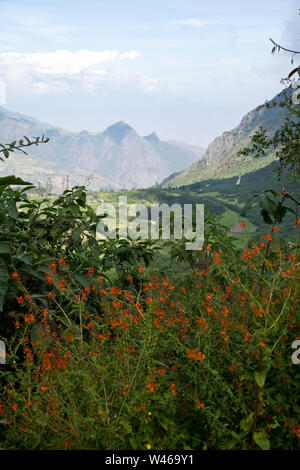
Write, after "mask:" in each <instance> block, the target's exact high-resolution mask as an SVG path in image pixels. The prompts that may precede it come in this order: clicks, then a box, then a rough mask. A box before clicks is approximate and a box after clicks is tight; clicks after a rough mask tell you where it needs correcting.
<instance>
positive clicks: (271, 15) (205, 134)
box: [0, 0, 300, 146]
mask: <svg viewBox="0 0 300 470" xmlns="http://www.w3.org/2000/svg"><path fill="white" fill-rule="evenodd" d="M299 8H300V2H299V1H295V0H264V1H261V0H260V1H258V0H252V1H251V2H240V1H232V0H229V1H228V0H227V1H226V2H225V1H224V0H223V1H221V0H211V1H210V2H208V1H202V0H185V1H183V0H127V1H125V0H85V1H84V2H83V1H74V0H73V1H70V0H63V1H62V0H60V1H57V0H51V1H47V0H38V1H33V0H26V1H22V0H20V1H9V2H8V1H1V0H0V18H1V31H0V100H1V99H2V102H3V100H4V88H5V90H6V104H5V105H6V107H7V108H8V109H10V110H13V111H17V112H20V113H24V114H28V115H32V116H34V117H36V118H38V119H40V120H42V121H47V122H49V123H51V124H53V125H56V126H59V127H63V128H67V129H70V130H74V131H80V130H83V129H86V130H89V131H102V130H103V129H104V128H105V127H107V126H109V125H110V124H112V123H114V122H117V121H120V120H124V121H126V122H128V123H129V124H130V125H132V126H133V127H134V128H135V129H136V130H137V131H138V132H139V133H140V134H141V135H145V134H148V133H150V132H152V131H153V130H155V131H156V132H157V133H158V135H159V136H160V137H161V138H162V139H177V140H182V141H186V142H189V143H192V144H198V145H201V146H206V145H208V144H209V143H210V142H211V141H212V140H213V138H215V137H216V136H217V135H219V134H220V133H222V132H223V131H225V130H229V129H231V128H232V127H234V126H236V125H237V124H238V123H239V121H240V119H241V118H242V116H243V115H244V114H245V113H246V112H247V111H249V110H251V109H253V108H254V107H255V106H257V105H258V104H261V103H262V102H264V101H265V100H266V99H270V98H272V97H273V96H274V95H275V94H276V93H278V92H279V91H280V90H281V89H282V86H281V84H280V79H281V78H282V77H283V76H285V75H287V73H288V72H289V70H290V68H291V64H290V56H289V55H288V54H280V55H276V56H275V57H273V56H271V54H270V51H271V43H270V41H269V39H268V38H269V37H272V38H273V39H274V40H276V41H277V42H280V43H281V44H282V45H285V46H286V47H293V48H298V49H300V28H299V26H300V16H299V15H298V9H299ZM1 97H2V98H1Z"/></svg>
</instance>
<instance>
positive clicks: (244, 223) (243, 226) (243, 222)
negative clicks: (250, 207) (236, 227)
mask: <svg viewBox="0 0 300 470" xmlns="http://www.w3.org/2000/svg"><path fill="white" fill-rule="evenodd" d="M240 227H242V228H245V227H246V222H245V219H244V220H243V221H242V222H240Z"/></svg>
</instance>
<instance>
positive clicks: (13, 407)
mask: <svg viewBox="0 0 300 470" xmlns="http://www.w3.org/2000/svg"><path fill="white" fill-rule="evenodd" d="M12 410H13V411H14V412H16V411H17V410H18V405H17V404H16V403H14V404H13V406H12Z"/></svg>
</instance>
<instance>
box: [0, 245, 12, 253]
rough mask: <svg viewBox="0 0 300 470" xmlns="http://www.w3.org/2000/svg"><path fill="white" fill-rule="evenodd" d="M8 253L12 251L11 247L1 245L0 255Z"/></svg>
mask: <svg viewBox="0 0 300 470" xmlns="http://www.w3.org/2000/svg"><path fill="white" fill-rule="evenodd" d="M8 253H10V248H9V247H8V246H6V245H0V255H3V254H5V255H7V254H8Z"/></svg>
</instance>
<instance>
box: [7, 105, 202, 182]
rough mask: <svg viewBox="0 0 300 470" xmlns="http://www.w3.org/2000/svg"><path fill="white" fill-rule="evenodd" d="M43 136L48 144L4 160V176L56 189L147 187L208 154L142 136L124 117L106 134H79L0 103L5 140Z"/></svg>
mask: <svg viewBox="0 0 300 470" xmlns="http://www.w3.org/2000/svg"><path fill="white" fill-rule="evenodd" d="M42 134H44V135H45V137H49V139H50V140H49V142H48V143H47V144H42V145H39V146H37V147H36V146H33V147H31V148H30V149H29V152H28V153H29V154H30V156H29V157H26V156H23V155H21V154H16V155H12V157H10V158H9V159H8V160H7V162H5V163H4V164H2V163H1V164H0V176H3V175H5V174H6V175H7V174H17V175H18V176H20V177H23V178H26V180H28V181H31V182H33V183H35V184H38V182H40V184H41V185H43V186H45V185H46V184H50V186H52V189H53V191H60V190H62V189H64V187H66V184H68V185H69V186H72V185H75V184H86V183H87V181H88V180H89V185H90V188H91V189H96V190H98V189H100V188H101V189H110V188H114V189H118V188H123V189H129V188H145V187H149V186H153V185H155V184H158V183H161V181H162V180H163V179H165V178H166V177H168V176H169V175H170V174H172V173H174V172H180V171H181V170H183V169H184V168H186V167H188V166H189V165H191V164H193V163H194V162H196V161H197V160H199V158H201V156H202V155H203V154H204V152H205V149H204V148H200V147H196V146H192V145H188V144H184V143H181V142H177V141H162V140H160V139H159V137H158V136H157V134H156V133H155V132H153V133H152V134H150V135H148V136H145V137H141V136H139V135H138V133H137V132H136V131H135V130H134V129H133V128H132V127H131V126H129V125H128V124H126V123H125V122H123V121H120V122H118V123H116V124H113V125H112V126H109V127H108V128H107V129H105V130H104V131H103V132H99V133H95V132H93V133H92V132H87V131H82V132H77V133H76V132H70V131H67V130H64V129H60V128H57V127H54V126H51V125H49V124H46V123H43V122H40V121H38V120H37V119H34V118H31V117H28V116H24V115H22V114H17V113H13V112H10V111H8V110H7V109H5V108H3V107H0V142H1V143H3V144H7V143H10V142H12V141H14V140H19V139H21V138H22V137H23V136H24V135H25V136H27V137H29V138H30V137H37V136H41V135H42ZM67 181H68V183H67Z"/></svg>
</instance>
